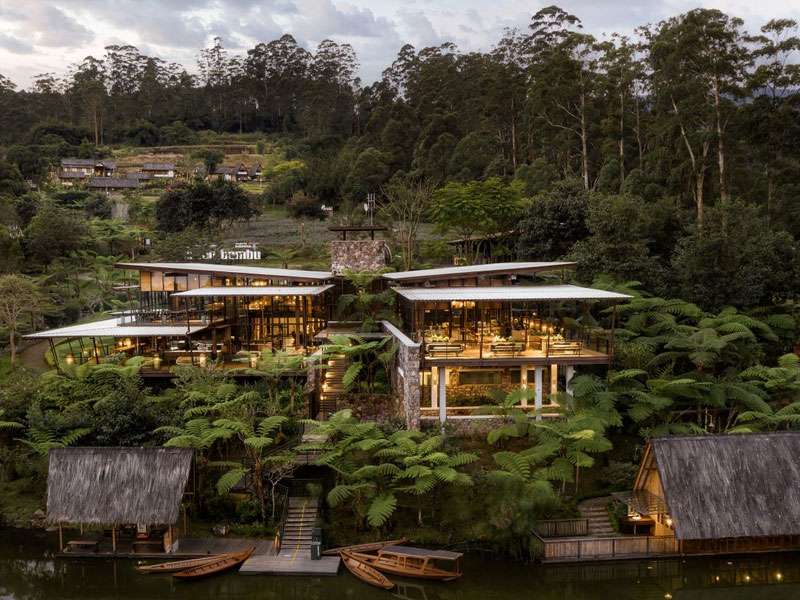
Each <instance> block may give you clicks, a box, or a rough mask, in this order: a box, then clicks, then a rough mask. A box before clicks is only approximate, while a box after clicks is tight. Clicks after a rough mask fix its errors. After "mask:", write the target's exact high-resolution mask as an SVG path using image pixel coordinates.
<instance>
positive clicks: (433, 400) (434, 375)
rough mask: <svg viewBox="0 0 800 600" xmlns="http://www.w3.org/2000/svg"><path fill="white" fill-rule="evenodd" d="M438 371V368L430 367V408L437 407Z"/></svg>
mask: <svg viewBox="0 0 800 600" xmlns="http://www.w3.org/2000/svg"><path fill="white" fill-rule="evenodd" d="M438 375H439V369H438V367H431V408H436V407H438V406H439V403H438V401H437V396H436V393H437V388H438V387H439V377H438Z"/></svg>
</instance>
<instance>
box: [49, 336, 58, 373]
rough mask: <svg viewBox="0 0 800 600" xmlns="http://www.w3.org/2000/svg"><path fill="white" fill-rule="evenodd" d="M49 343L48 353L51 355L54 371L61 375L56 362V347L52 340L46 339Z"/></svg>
mask: <svg viewBox="0 0 800 600" xmlns="http://www.w3.org/2000/svg"><path fill="white" fill-rule="evenodd" d="M47 341H48V342H50V352H51V353H52V354H53V364H55V366H56V371H58V372H59V373H61V365H60V364H59V362H58V353H57V352H56V345H55V344H54V343H53V338H47Z"/></svg>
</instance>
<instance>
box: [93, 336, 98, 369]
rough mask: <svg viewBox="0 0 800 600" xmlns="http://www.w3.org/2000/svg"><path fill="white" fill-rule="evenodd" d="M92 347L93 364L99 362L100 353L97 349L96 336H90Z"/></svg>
mask: <svg viewBox="0 0 800 600" xmlns="http://www.w3.org/2000/svg"><path fill="white" fill-rule="evenodd" d="M92 348H93V349H94V364H96V365H99V364H100V353H99V352H98V351H97V338H94V337H93V338H92Z"/></svg>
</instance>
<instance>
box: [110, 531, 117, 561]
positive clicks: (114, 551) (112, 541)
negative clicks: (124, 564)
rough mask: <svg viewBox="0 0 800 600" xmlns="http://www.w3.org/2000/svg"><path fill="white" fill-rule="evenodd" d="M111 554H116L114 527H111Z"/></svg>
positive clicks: (115, 532)
mask: <svg viewBox="0 0 800 600" xmlns="http://www.w3.org/2000/svg"><path fill="white" fill-rule="evenodd" d="M111 552H113V553H114V554H116V553H117V527H116V525H112V526H111Z"/></svg>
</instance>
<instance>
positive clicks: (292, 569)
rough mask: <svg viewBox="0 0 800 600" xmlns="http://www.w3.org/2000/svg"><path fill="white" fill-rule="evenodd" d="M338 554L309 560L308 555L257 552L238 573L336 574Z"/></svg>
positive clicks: (338, 561) (338, 560)
mask: <svg viewBox="0 0 800 600" xmlns="http://www.w3.org/2000/svg"><path fill="white" fill-rule="evenodd" d="M340 561H341V559H340V558H339V557H338V556H323V557H322V558H321V559H320V560H311V558H310V557H308V556H274V555H272V556H270V555H266V554H258V555H254V556H252V557H250V558H249V559H248V560H247V561H245V563H244V564H243V565H242V567H241V568H240V569H239V573H241V574H242V575H336V574H337V573H338V572H339V563H340Z"/></svg>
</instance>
